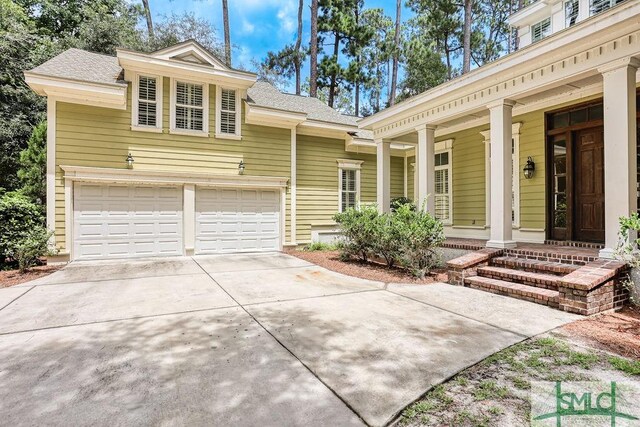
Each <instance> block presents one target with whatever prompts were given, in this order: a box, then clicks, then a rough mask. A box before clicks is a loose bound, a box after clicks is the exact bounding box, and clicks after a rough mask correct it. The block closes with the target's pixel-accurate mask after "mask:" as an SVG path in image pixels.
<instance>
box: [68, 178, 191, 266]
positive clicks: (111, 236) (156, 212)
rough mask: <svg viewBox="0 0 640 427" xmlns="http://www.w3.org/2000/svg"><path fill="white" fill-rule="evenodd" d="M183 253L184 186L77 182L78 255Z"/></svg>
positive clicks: (75, 228)
mask: <svg viewBox="0 0 640 427" xmlns="http://www.w3.org/2000/svg"><path fill="white" fill-rule="evenodd" d="M170 196H173V199H171V198H170ZM182 253H183V244H182V191H181V188H180V187H158V186H141V185H95V184H82V183H78V184H76V186H75V188H74V258H75V259H98V258H121V257H127V258H129V257H140V256H156V255H182Z"/></svg>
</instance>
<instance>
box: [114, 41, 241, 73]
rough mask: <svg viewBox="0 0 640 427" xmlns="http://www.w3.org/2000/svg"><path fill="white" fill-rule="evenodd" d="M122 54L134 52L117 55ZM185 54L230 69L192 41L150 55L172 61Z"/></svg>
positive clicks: (118, 50) (121, 50)
mask: <svg viewBox="0 0 640 427" xmlns="http://www.w3.org/2000/svg"><path fill="white" fill-rule="evenodd" d="M120 52H133V51H130V50H128V49H117V53H118V54H120ZM185 53H192V54H194V55H195V56H198V57H200V58H202V59H203V60H204V61H206V62H208V63H209V64H211V65H213V66H215V67H219V68H221V69H223V70H228V69H229V67H227V66H226V65H225V64H224V63H222V62H221V61H220V60H219V59H218V58H216V57H215V56H213V55H211V54H210V53H209V52H207V51H205V50H203V49H201V48H200V47H199V46H198V45H196V44H195V43H193V42H191V41H188V42H186V43H182V44H178V45H176V46H170V47H168V48H165V49H162V50H159V51H156V52H153V53H151V54H149V56H151V57H154V58H159V59H171V58H172V57H175V56H180V55H183V54H185Z"/></svg>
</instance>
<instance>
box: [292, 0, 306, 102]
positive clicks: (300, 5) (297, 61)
mask: <svg viewBox="0 0 640 427" xmlns="http://www.w3.org/2000/svg"><path fill="white" fill-rule="evenodd" d="M303 8H304V0H300V2H299V3H298V38H296V48H295V51H296V52H295V55H296V57H295V61H294V67H295V69H296V95H300V92H301V91H300V68H301V64H300V58H301V55H300V47H301V46H302V11H303Z"/></svg>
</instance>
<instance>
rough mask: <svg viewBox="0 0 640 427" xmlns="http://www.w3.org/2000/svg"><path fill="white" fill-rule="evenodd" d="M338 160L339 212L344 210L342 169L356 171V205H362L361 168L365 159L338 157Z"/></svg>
mask: <svg viewBox="0 0 640 427" xmlns="http://www.w3.org/2000/svg"><path fill="white" fill-rule="evenodd" d="M336 161H337V162H338V212H342V171H343V170H354V171H356V207H358V206H360V170H361V169H362V164H363V163H364V160H350V159H337V160H336Z"/></svg>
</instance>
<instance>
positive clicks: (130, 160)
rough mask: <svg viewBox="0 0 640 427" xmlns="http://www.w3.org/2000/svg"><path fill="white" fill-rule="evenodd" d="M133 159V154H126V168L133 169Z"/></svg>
mask: <svg viewBox="0 0 640 427" xmlns="http://www.w3.org/2000/svg"><path fill="white" fill-rule="evenodd" d="M134 161H135V160H133V156H132V155H131V153H129V155H128V156H127V169H133V162H134Z"/></svg>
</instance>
